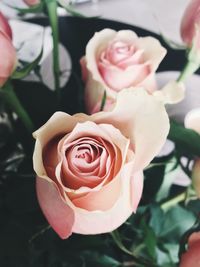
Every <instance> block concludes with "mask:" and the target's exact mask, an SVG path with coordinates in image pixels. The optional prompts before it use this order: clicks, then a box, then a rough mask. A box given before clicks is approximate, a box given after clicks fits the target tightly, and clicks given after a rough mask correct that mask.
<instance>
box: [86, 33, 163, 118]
mask: <svg viewBox="0 0 200 267" xmlns="http://www.w3.org/2000/svg"><path fill="white" fill-rule="evenodd" d="M165 54H166V50H165V48H163V47H162V46H161V45H160V43H159V41H157V40H156V39H155V38H152V37H144V38H138V36H137V35H136V34H135V33H134V32H133V31H130V30H122V31H119V32H116V31H114V30H111V29H104V30H102V31H100V32H98V33H96V34H95V35H94V37H93V38H92V39H91V40H90V41H89V42H88V44H87V47H86V55H85V57H83V58H82V59H81V66H82V74H83V75H82V76H83V79H84V81H85V82H86V89H85V90H86V92H85V102H86V105H87V111H88V112H89V113H93V110H94V107H95V106H96V105H97V103H99V102H101V99H102V96H103V94H104V90H106V93H107V99H108V101H110V102H111V101H113V99H115V98H116V94H117V92H119V91H120V90H122V89H124V88H128V87H131V86H138V85H142V86H143V87H145V88H146V90H147V91H149V92H150V93H152V92H153V91H154V90H155V89H156V83H155V77H154V73H155V71H156V69H157V67H158V65H159V63H160V62H161V60H162V59H163V57H164V56H165Z"/></svg>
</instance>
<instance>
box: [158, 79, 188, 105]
mask: <svg viewBox="0 0 200 267" xmlns="http://www.w3.org/2000/svg"><path fill="white" fill-rule="evenodd" d="M153 95H154V96H155V97H157V98H158V100H160V101H162V102H163V103H164V104H177V103H179V102H181V101H182V100H183V99H184V97H185V85H184V83H182V82H176V81H170V82H169V83H167V84H166V85H165V86H164V87H163V88H162V89H161V90H157V91H155V92H154V93H153Z"/></svg>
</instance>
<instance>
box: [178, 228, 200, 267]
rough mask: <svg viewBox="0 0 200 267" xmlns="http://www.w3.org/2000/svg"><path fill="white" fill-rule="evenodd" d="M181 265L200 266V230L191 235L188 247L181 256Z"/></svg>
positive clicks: (188, 266)
mask: <svg viewBox="0 0 200 267" xmlns="http://www.w3.org/2000/svg"><path fill="white" fill-rule="evenodd" d="M179 267H200V232H195V233H193V234H191V236H190V237H189V240H188V249H187V251H186V252H185V253H183V255H182V256H181V261H180V265H179Z"/></svg>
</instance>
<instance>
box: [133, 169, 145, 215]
mask: <svg viewBox="0 0 200 267" xmlns="http://www.w3.org/2000/svg"><path fill="white" fill-rule="evenodd" d="M143 183H144V178H143V173H142V172H138V173H137V174H135V175H133V177H131V199H132V207H133V212H136V210H137V207H138V204H139V202H140V199H141V197H142V191H143Z"/></svg>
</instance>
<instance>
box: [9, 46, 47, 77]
mask: <svg viewBox="0 0 200 267" xmlns="http://www.w3.org/2000/svg"><path fill="white" fill-rule="evenodd" d="M42 54H43V48H42V49H41V52H40V54H39V55H38V56H37V58H36V59H35V60H34V61H33V62H31V63H28V64H26V65H25V67H23V68H22V69H20V70H18V69H16V70H15V71H14V73H13V74H12V77H11V78H12V79H23V78H25V77H26V76H28V74H29V73H30V72H31V71H32V70H34V69H35V68H36V67H37V65H38V63H39V62H40V60H41V58H42Z"/></svg>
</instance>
